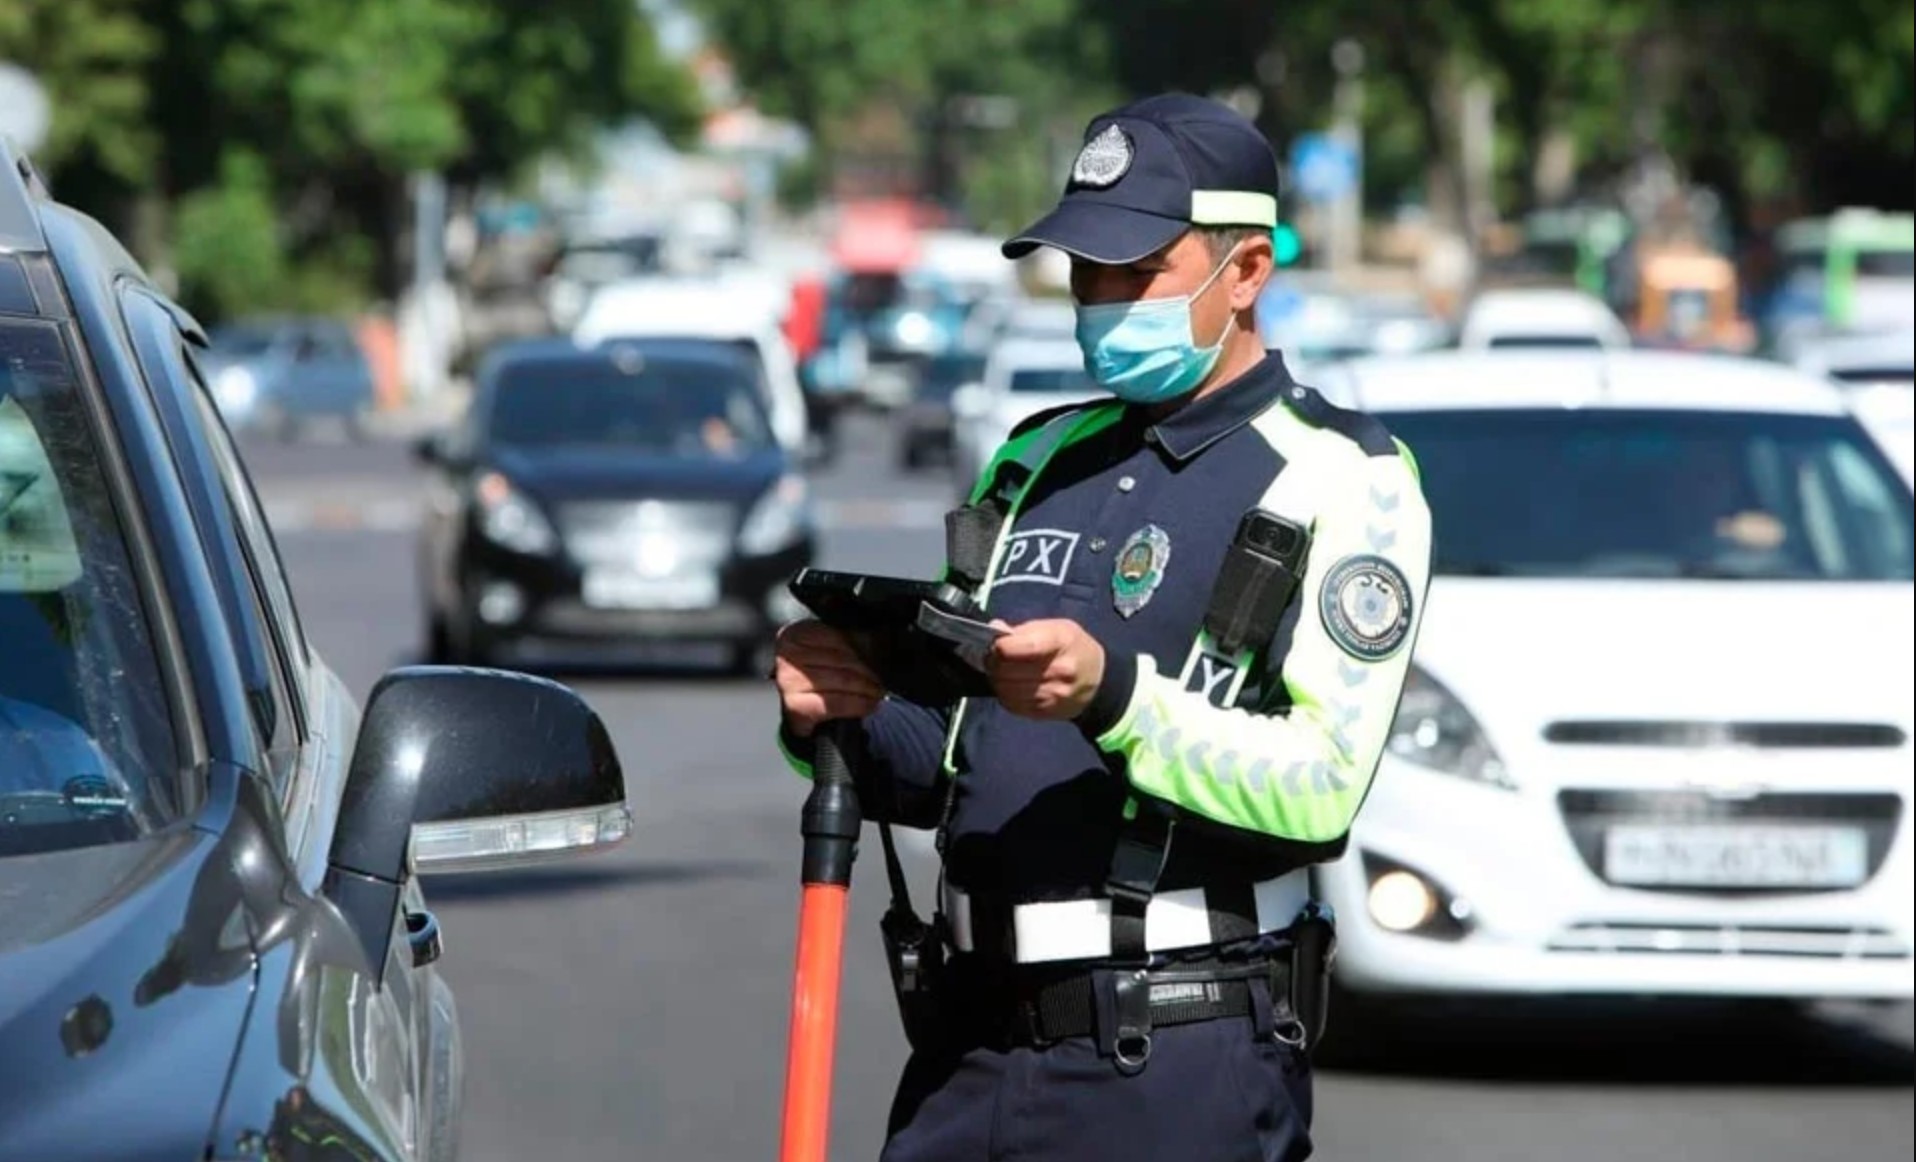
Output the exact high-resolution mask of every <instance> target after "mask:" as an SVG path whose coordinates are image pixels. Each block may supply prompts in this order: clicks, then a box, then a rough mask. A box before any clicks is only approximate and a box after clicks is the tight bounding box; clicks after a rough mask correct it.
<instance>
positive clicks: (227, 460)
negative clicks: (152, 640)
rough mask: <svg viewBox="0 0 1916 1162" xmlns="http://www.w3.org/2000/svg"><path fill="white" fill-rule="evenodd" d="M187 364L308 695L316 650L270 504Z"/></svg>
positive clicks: (278, 627) (284, 644) (282, 636)
mask: <svg viewBox="0 0 1916 1162" xmlns="http://www.w3.org/2000/svg"><path fill="white" fill-rule="evenodd" d="M187 367H188V368H189V369H190V370H191V371H192V374H193V389H194V390H193V402H194V404H195V405H196V407H197V408H198V411H199V416H200V421H201V423H202V424H203V425H204V426H205V428H206V436H207V442H208V443H209V444H211V446H212V449H213V459H214V462H215V463H216V464H217V465H218V467H219V472H220V479H221V482H222V483H223V484H224V485H225V486H226V492H227V499H228V501H229V503H231V504H232V506H233V512H234V515H235V516H237V517H238V518H239V527H240V536H241V537H242V538H243V539H244V541H245V543H246V555H247V556H248V557H249V558H251V560H252V563H253V567H254V569H255V571H256V573H257V574H258V580H259V583H260V585H261V587H262V588H263V590H264V594H265V600H266V604H267V607H268V613H269V618H270V621H271V624H272V626H273V633H274V636H275V637H276V638H277V639H278V640H279V643H280V648H281V649H282V651H284V653H285V655H286V657H287V658H288V660H289V661H290V662H291V663H292V665H291V667H290V668H291V669H292V671H293V675H294V681H295V684H296V685H297V687H298V688H299V690H300V695H301V698H302V700H303V699H304V697H305V688H304V679H305V674H306V667H307V665H308V663H309V662H310V660H311V653H310V651H309V648H308V646H307V644H306V634H305V630H304V628H303V627H302V626H301V625H300V620H299V608H298V606H297V605H295V604H294V601H293V587H292V585H290V584H289V583H288V582H287V580H286V566H285V563H284V562H283V561H282V560H281V559H280V555H279V543H278V541H277V540H275V538H274V537H273V530H272V527H271V526H270V525H268V524H267V523H266V511H265V508H264V506H262V505H261V504H260V500H259V493H258V491H257V490H255V489H254V487H253V481H252V477H251V476H249V475H248V474H247V472H246V468H245V464H244V462H243V461H242V460H241V459H240V455H239V449H238V448H236V447H235V446H234V444H233V436H232V433H231V432H230V431H228V430H227V427H226V421H224V420H223V419H221V418H220V413H219V408H218V407H217V406H216V405H215V404H214V403H213V397H212V393H211V392H209V391H208V390H207V387H206V382H205V379H204V378H203V377H202V376H201V375H200V371H199V367H198V366H197V365H196V363H195V362H194V360H193V358H192V356H191V355H190V354H189V355H188V357H187Z"/></svg>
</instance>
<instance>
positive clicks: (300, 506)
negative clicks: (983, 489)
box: [261, 496, 946, 535]
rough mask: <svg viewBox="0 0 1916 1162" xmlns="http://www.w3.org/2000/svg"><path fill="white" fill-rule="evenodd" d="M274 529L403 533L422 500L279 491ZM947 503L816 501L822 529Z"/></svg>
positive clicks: (917, 521) (270, 513) (890, 520)
mask: <svg viewBox="0 0 1916 1162" xmlns="http://www.w3.org/2000/svg"><path fill="white" fill-rule="evenodd" d="M261 503H262V504H263V505H264V506H265V509H266V519H267V521H268V522H269V523H271V524H272V526H273V531H274V532H277V533H284V534H288V535H291V534H297V533H404V532H411V531H412V530H414V529H416V528H418V527H419V512H420V507H421V502H420V501H418V500H416V499H407V498H403V497H389V498H386V499H383V500H366V501H362V502H359V503H353V502H350V501H336V500H323V499H316V498H313V499H308V498H299V497H288V496H279V497H271V498H267V499H264V500H262V502H261ZM945 511H946V505H944V504H943V503H941V502H939V501H936V500H929V499H918V500H871V499H861V500H826V501H820V502H819V505H818V523H819V527H820V529H821V530H823V531H825V532H828V533H834V532H924V531H928V530H934V529H941V528H943V527H944V523H945Z"/></svg>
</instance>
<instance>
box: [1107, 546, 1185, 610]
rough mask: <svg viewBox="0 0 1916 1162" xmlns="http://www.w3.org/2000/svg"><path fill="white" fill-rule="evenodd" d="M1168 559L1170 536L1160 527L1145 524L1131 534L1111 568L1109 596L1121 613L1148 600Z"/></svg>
mask: <svg viewBox="0 0 1916 1162" xmlns="http://www.w3.org/2000/svg"><path fill="white" fill-rule="evenodd" d="M1170 559H1171V538H1170V536H1169V535H1168V534H1166V533H1165V531H1164V530H1163V529H1161V528H1159V527H1158V526H1156V525H1145V526H1144V527H1143V528H1141V529H1139V530H1138V531H1137V532H1135V533H1132V534H1131V538H1130V539H1129V540H1127V541H1125V542H1124V547H1123V548H1121V549H1119V550H1118V561H1117V565H1116V567H1114V568H1113V569H1112V570H1111V598H1112V603H1113V604H1114V605H1116V606H1117V607H1118V613H1119V615H1120V616H1123V617H1126V618H1128V617H1130V616H1131V615H1132V614H1134V613H1136V612H1137V611H1138V610H1140V609H1143V608H1144V607H1145V606H1146V605H1148V604H1150V601H1151V595H1152V594H1154V593H1156V592H1157V591H1158V583H1159V582H1161V581H1163V580H1164V566H1165V565H1166V563H1168V562H1169V561H1170Z"/></svg>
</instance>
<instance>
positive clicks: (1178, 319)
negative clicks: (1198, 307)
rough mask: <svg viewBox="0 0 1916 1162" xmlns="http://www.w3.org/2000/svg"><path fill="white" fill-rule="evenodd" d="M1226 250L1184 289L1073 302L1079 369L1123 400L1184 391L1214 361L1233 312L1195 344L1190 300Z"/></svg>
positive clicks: (1155, 399)
mask: <svg viewBox="0 0 1916 1162" xmlns="http://www.w3.org/2000/svg"><path fill="white" fill-rule="evenodd" d="M1236 253H1237V251H1236V250H1233V251H1232V252H1231V255H1226V256H1225V259H1224V261H1223V262H1220V263H1219V264H1218V266H1217V269H1216V270H1213V271H1212V272H1211V275H1210V277H1209V278H1206V279H1205V280H1204V283H1203V285H1201V286H1199V287H1198V288H1197V290H1195V291H1192V292H1191V293H1190V294H1188V295H1175V296H1172V297H1170V298H1162V299H1139V300H1137V301H1136V302H1129V303H1105V304H1100V305H1096V306H1083V305H1080V306H1079V307H1078V328H1077V332H1078V348H1079V350H1081V351H1083V352H1084V369H1085V371H1086V372H1088V373H1089V374H1090V376H1091V378H1093V379H1095V380H1097V381H1098V384H1099V386H1101V387H1103V388H1104V389H1105V390H1106V391H1109V392H1110V393H1111V394H1112V395H1115V396H1117V397H1118V398H1119V399H1121V400H1124V401H1125V402H1126V403H1143V404H1149V403H1163V402H1164V401H1166V400H1172V399H1177V398H1178V397H1179V396H1182V395H1185V394H1188V393H1189V392H1190V391H1192V390H1193V389H1195V388H1196V387H1197V385H1198V384H1200V383H1203V382H1204V377H1205V376H1207V375H1209V374H1211V369H1212V368H1213V367H1216V366H1217V361H1218V358H1219V356H1221V355H1222V354H1223V353H1224V340H1225V338H1226V337H1227V336H1229V335H1230V333H1231V326H1232V324H1233V323H1235V322H1236V320H1235V318H1233V319H1232V320H1231V321H1230V322H1227V323H1226V324H1225V325H1224V331H1223V332H1222V333H1221V334H1219V335H1218V337H1217V342H1215V343H1213V344H1211V345H1210V346H1209V347H1200V346H1198V345H1197V339H1196V337H1195V336H1194V335H1193V334H1192V331H1191V304H1192V303H1193V302H1195V301H1197V298H1198V296H1199V295H1202V294H1203V293H1204V292H1205V291H1207V290H1209V289H1210V287H1211V284H1212V283H1213V282H1215V281H1217V276H1218V275H1219V274H1221V273H1223V271H1224V268H1225V266H1227V265H1229V264H1230V261H1231V257H1232V256H1233V255H1235V254H1236Z"/></svg>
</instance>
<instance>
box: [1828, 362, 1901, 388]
mask: <svg viewBox="0 0 1916 1162" xmlns="http://www.w3.org/2000/svg"><path fill="white" fill-rule="evenodd" d="M1830 378H1831V379H1834V380H1836V381H1837V382H1839V383H1854V384H1867V385H1869V386H1871V387H1916V370H1912V369H1911V368H1909V367H1887V366H1885V367H1839V368H1837V369H1836V370H1835V371H1832V372H1831V373H1830Z"/></svg>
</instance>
